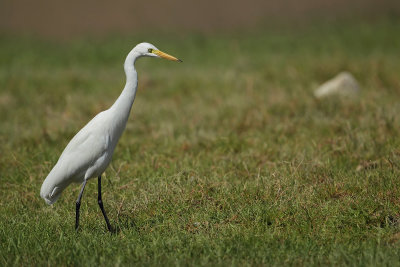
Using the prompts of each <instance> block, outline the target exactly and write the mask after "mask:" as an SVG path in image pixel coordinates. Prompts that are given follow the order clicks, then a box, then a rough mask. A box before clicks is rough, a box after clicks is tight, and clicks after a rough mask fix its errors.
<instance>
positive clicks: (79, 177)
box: [40, 43, 181, 228]
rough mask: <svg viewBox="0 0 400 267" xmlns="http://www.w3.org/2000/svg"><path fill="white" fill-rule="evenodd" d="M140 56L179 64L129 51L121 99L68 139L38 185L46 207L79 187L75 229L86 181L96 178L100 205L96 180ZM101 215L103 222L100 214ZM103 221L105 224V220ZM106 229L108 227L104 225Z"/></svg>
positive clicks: (126, 105) (146, 49)
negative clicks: (74, 184) (73, 188)
mask: <svg viewBox="0 0 400 267" xmlns="http://www.w3.org/2000/svg"><path fill="white" fill-rule="evenodd" d="M143 56H147V57H161V58H166V59H169V60H173V61H181V60H179V59H177V58H175V57H173V56H170V55H168V54H166V53H163V52H161V51H159V50H158V49H157V48H156V47H155V46H153V45H152V44H149V43H140V44H138V45H137V46H136V47H135V48H133V49H132V51H131V52H130V53H129V54H128V56H127V57H126V60H125V64H124V69H125V74H126V84H125V88H124V89H123V91H122V93H121V95H120V96H119V97H118V99H117V100H116V101H115V103H114V104H113V105H112V106H111V107H110V108H109V109H107V110H105V111H103V112H100V113H99V114H97V115H96V116H95V117H94V118H93V119H92V120H91V121H89V123H88V124H86V125H85V127H83V128H82V129H81V130H80V131H79V132H78V133H77V134H76V135H75V136H74V137H73V138H72V140H71V141H70V142H69V144H68V145H67V147H66V148H65V149H64V151H63V153H62V154H61V156H60V158H59V160H58V161H57V163H56V165H55V166H54V167H53V169H52V170H51V172H50V173H49V175H48V176H47V177H46V179H45V180H44V182H43V184H42V188H41V190H40V196H41V197H42V198H43V199H44V200H45V201H46V203H47V204H49V205H51V204H53V203H54V202H55V201H56V200H57V199H58V198H59V197H60V196H61V193H62V191H63V190H64V189H65V188H66V187H67V186H68V185H69V184H71V183H72V182H76V183H83V186H82V190H81V193H80V195H79V198H78V201H77V224H76V228H77V227H78V220H79V207H78V202H79V206H80V198H81V197H82V193H83V189H84V186H85V184H86V181H87V180H88V179H90V178H94V177H99V204H100V201H101V191H100V186H101V180H100V178H101V177H100V176H101V174H102V173H103V172H104V171H105V170H106V168H107V166H108V164H109V163H110V161H111V158H112V154H113V152H114V149H115V146H116V145H117V143H118V140H119V138H120V137H121V135H122V132H123V131H124V129H125V126H126V122H127V120H128V117H129V113H130V110H131V107H132V104H133V101H134V99H135V95H136V90H137V72H136V70H135V67H134V64H135V62H136V60H137V59H138V58H140V57H143ZM100 208H102V206H100ZM102 211H103V208H102ZM103 215H104V216H105V218H106V215H105V212H104V211H103ZM106 221H108V220H107V218H106ZM107 226H109V225H108V223H107Z"/></svg>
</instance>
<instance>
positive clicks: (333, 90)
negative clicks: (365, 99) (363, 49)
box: [314, 71, 360, 98]
mask: <svg viewBox="0 0 400 267" xmlns="http://www.w3.org/2000/svg"><path fill="white" fill-rule="evenodd" d="M359 91H360V86H359V85H358V82H357V80H356V79H355V78H354V77H353V75H351V73H349V72H347V71H344V72H341V73H339V74H338V75H336V77H334V78H333V79H331V80H329V81H327V82H325V83H323V84H322V85H321V86H319V87H318V88H317V89H316V90H315V91H314V95H315V97H316V98H324V97H327V96H331V95H341V96H355V95H357V94H358V93H359Z"/></svg>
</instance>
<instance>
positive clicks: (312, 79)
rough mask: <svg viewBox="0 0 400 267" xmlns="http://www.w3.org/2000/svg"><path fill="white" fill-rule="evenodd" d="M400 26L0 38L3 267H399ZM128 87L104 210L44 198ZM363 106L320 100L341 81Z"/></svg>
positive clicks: (92, 199) (89, 192)
mask: <svg viewBox="0 0 400 267" xmlns="http://www.w3.org/2000/svg"><path fill="white" fill-rule="evenodd" d="M399 32H400V21H398V20H394V21H378V22H376V23H375V24H365V23H356V24H354V25H351V24H345V25H343V24H342V25H340V24H337V25H333V26H332V25H319V26H318V25H317V26H313V27H312V28H303V29H297V30H284V31H281V32H279V31H272V30H264V31H261V30H260V31H255V32H253V33H235V34H225V35H214V36H203V35H183V34H182V35H174V36H172V37H171V36H166V35H160V36H158V35H157V36H150V35H141V36H139V37H138V36H135V37H132V38H128V37H110V38H107V39H103V40H96V41H93V40H81V41H70V42H62V43H57V42H50V41H39V40H37V39H34V38H28V37H26V38H23V37H12V36H2V37H0V179H1V180H0V265H1V266H4V265H9V266H10V265H11V266H12V265H17V266H20V265H25V266H28V265H32V264H33V265H38V266H43V265H52V266H54V265H58V266H59V265H61V266H66V265H68V266H70V265H83V266H87V265H92V266H97V265H98V264H100V265H104V266H108V265H126V264H130V265H133V264H138V265H161V264H167V265H193V264H196V265H245V266H246V265H307V266H308V265H325V264H329V265H352V266H354V265H359V266H366V265H367V266H368V265H391V266H393V265H399V262H400V261H399V260H400V242H399V240H400V179H399V178H400V118H399V114H400V104H399V103H400V101H399V98H400V72H399V71H400V60H399V59H400V52H399V51H400V50H399V47H400V35H399ZM142 40H147V41H150V42H152V43H154V44H155V45H156V46H157V47H159V48H160V49H162V50H165V51H166V52H168V53H171V54H173V55H176V56H177V57H180V58H182V59H183V60H184V63H182V64H175V63H172V62H167V61H161V60H154V59H142V60H140V61H139V62H138V64H137V68H138V72H139V87H140V88H139V92H138V94H137V98H136V101H135V103H134V106H133V109H132V114H131V117H130V119H129V121H128V125H127V128H126V131H125V133H124V135H123V136H122V138H121V140H120V142H119V144H118V146H117V148H116V151H115V154H114V160H113V162H112V164H111V165H110V167H109V168H108V169H107V171H106V173H105V178H104V179H103V181H104V182H103V199H104V202H105V208H106V210H107V211H108V214H109V217H110V220H111V223H112V225H113V226H114V227H116V228H117V229H118V233H117V234H114V235H112V234H109V233H107V232H106V228H105V223H104V220H103V218H102V215H101V213H100V210H99V208H98V207H97V192H96V188H97V182H96V181H95V180H92V181H90V182H89V183H88V186H87V187H86V191H85V195H84V197H83V204H82V208H81V230H80V231H79V232H78V233H76V232H75V231H74V219H75V199H76V197H77V195H78V192H79V185H73V186H70V187H69V188H68V189H67V190H66V191H65V192H64V194H63V196H62V197H61V199H60V200H59V201H58V202H57V203H56V204H55V205H54V206H52V207H49V206H46V205H45V203H44V201H43V200H42V199H41V198H40V197H39V191H40V186H41V183H42V181H43V180H44V178H45V177H46V175H47V174H48V172H49V171H50V169H51V168H52V166H53V165H54V164H55V162H56V161H57V159H58V157H59V155H60V154H61V152H62V150H63V148H64V147H65V145H66V144H67V143H68V141H69V140H70V139H71V138H72V136H73V135H74V134H75V133H76V132H77V131H78V130H79V129H80V128H81V127H82V126H83V125H84V124H85V123H86V122H87V121H89V120H90V119H91V118H92V117H93V116H94V115H95V114H96V113H98V112H99V111H101V110H103V109H106V108H107V107H109V106H110V105H111V104H112V103H113V101H114V99H116V98H117V96H118V95H119V93H120V91H121V89H122V87H123V85H124V73H123V68H122V63H123V60H124V58H125V56H126V54H127V52H128V51H129V50H130V49H131V48H132V47H133V46H134V45H135V44H136V43H138V42H140V41H142ZM342 70H348V71H350V72H352V73H353V74H354V75H355V77H356V78H357V79H358V80H359V82H360V84H361V86H362V93H361V94H360V96H359V98H355V99H343V98H342V99H340V98H332V99H327V100H324V101H317V100H315V99H314V98H313V96H312V92H313V89H314V88H315V86H316V85H318V84H320V83H322V82H324V81H326V80H327V79H329V78H331V77H332V76H334V75H336V74H337V73H338V72H339V71H342Z"/></svg>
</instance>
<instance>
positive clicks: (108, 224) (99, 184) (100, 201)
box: [97, 175, 112, 232]
mask: <svg viewBox="0 0 400 267" xmlns="http://www.w3.org/2000/svg"><path fill="white" fill-rule="evenodd" d="M98 181H99V183H98V189H99V194H98V196H97V202H98V203H99V207H100V209H101V212H102V213H103V216H104V219H105V220H106V224H107V228H108V231H110V232H112V228H111V225H110V222H109V220H108V217H107V214H106V211H105V210H104V206H103V200H102V199H101V175H100V176H99V179H98Z"/></svg>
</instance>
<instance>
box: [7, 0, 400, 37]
mask: <svg viewBox="0 0 400 267" xmlns="http://www.w3.org/2000/svg"><path fill="white" fill-rule="evenodd" d="M399 10H400V2H399V1H397V0H380V1H377V0H352V1H346V0H333V1H331V0H302V1H296V0H281V1H263V0H249V1H245V2H244V1H240V0H232V1H229V2H227V1H212V0H205V1H184V0H175V1H162V0H153V1H130V0H117V1H95V0H89V1H79V0H71V1H67V2H66V1H51V0H38V1H29V0H2V1H1V2H0V31H1V32H5V33H11V34H15V35H18V34H30V35H38V36H43V37H47V38H73V37H77V36H82V35H88V34H89V35H100V36H104V35H107V34H115V33H124V34H129V35H132V34H135V33H137V32H147V31H150V30H157V31H167V32H170V31H189V32H193V31H196V32H198V31H200V32H206V33H209V32H220V31H232V30H238V29H242V30H246V29H252V28H254V27H261V26H268V25H269V26H271V24H278V25H289V26H290V25H292V26H293V25H298V24H299V23H300V24H304V23H307V22H308V23H310V22H315V21H318V20H319V21H321V20H322V21H331V22H332V21H339V20H343V19H354V18H358V19H368V20H373V19H377V18H380V17H387V16H389V17H390V16H392V17H394V16H398V15H399Z"/></svg>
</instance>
